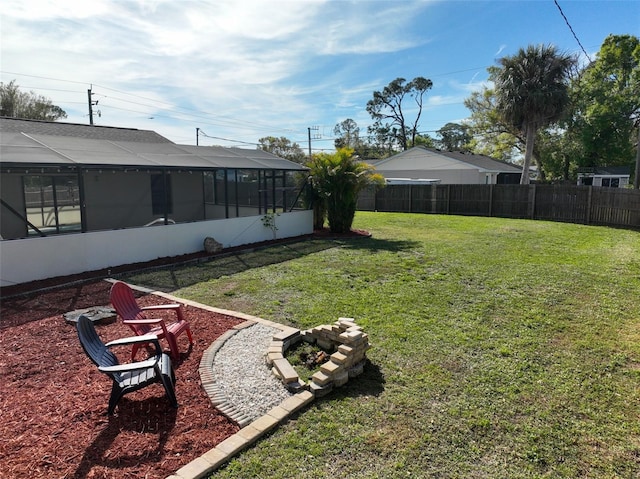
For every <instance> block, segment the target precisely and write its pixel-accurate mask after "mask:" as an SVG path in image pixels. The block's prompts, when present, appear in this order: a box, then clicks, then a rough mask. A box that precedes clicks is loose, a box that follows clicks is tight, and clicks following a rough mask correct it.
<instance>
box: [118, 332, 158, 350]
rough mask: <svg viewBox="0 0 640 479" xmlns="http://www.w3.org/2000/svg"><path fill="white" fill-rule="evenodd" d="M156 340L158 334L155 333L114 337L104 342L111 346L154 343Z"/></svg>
mask: <svg viewBox="0 0 640 479" xmlns="http://www.w3.org/2000/svg"><path fill="white" fill-rule="evenodd" d="M157 341H158V336H156V335H155V334H144V335H142V336H129V337H126V338H120V339H114V340H113V341H110V342H108V343H107V344H105V346H107V347H108V348H109V347H111V346H122V345H125V346H126V345H128V344H144V343H155V342H157Z"/></svg>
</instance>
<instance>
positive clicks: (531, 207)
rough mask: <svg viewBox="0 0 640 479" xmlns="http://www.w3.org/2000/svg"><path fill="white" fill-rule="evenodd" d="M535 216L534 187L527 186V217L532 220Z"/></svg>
mask: <svg viewBox="0 0 640 479" xmlns="http://www.w3.org/2000/svg"><path fill="white" fill-rule="evenodd" d="M535 214H536V185H529V217H530V218H531V219H532V220H533V219H535Z"/></svg>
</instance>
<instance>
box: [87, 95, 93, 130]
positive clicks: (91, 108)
mask: <svg viewBox="0 0 640 479" xmlns="http://www.w3.org/2000/svg"><path fill="white" fill-rule="evenodd" d="M87 97H88V98H89V124H90V125H93V102H92V101H91V88H89V89H88V90H87Z"/></svg>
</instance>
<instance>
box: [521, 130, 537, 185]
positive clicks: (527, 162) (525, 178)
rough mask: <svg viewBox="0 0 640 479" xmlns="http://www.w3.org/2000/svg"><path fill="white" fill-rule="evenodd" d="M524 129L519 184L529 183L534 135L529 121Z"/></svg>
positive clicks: (534, 132) (534, 131)
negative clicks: (525, 136)
mask: <svg viewBox="0 0 640 479" xmlns="http://www.w3.org/2000/svg"><path fill="white" fill-rule="evenodd" d="M526 129H527V132H526V135H527V138H526V140H525V142H526V147H525V151H524V164H523V165H522V176H521V177H520V184H521V185H528V184H529V168H530V167H531V158H532V157H533V143H534V141H535V137H536V129H535V127H534V125H532V124H531V123H527V126H526Z"/></svg>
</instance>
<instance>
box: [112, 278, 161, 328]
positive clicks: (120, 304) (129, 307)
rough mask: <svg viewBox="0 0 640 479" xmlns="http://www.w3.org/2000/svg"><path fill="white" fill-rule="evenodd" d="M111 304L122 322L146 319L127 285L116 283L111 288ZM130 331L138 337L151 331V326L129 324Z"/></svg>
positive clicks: (120, 282)
mask: <svg viewBox="0 0 640 479" xmlns="http://www.w3.org/2000/svg"><path fill="white" fill-rule="evenodd" d="M110 300H111V304H112V305H113V307H114V308H115V310H116V312H117V313H118V315H119V316H120V317H121V318H122V319H123V320H124V321H128V320H132V319H146V316H145V314H144V312H143V311H142V309H140V306H138V303H137V302H136V298H135V297H134V296H133V291H132V290H131V288H130V287H129V285H128V284H126V283H123V282H122V281H117V282H115V283H114V284H113V286H112V287H111V293H110ZM129 326H130V327H131V329H132V330H133V331H134V332H135V333H136V334H137V335H138V336H141V335H144V334H147V333H148V332H149V331H151V326H148V325H144V324H143V325H141V324H129Z"/></svg>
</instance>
